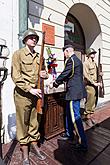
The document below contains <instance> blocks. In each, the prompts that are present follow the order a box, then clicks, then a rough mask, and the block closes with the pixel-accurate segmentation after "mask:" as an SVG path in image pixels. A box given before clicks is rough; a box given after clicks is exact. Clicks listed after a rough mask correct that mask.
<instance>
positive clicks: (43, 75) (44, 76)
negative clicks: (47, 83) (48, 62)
mask: <svg viewBox="0 0 110 165" xmlns="http://www.w3.org/2000/svg"><path fill="white" fill-rule="evenodd" d="M40 77H41V78H43V79H48V78H49V75H48V73H47V72H46V70H41V71H40Z"/></svg>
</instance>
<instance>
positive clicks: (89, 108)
mask: <svg viewBox="0 0 110 165" xmlns="http://www.w3.org/2000/svg"><path fill="white" fill-rule="evenodd" d="M86 91H87V102H86V104H85V112H84V114H85V115H88V114H93V113H94V111H95V105H96V90H95V88H94V87H93V86H89V85H87V86H86Z"/></svg>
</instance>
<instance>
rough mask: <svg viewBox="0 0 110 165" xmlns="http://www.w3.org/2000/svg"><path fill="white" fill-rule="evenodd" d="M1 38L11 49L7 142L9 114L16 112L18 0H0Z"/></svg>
mask: <svg viewBox="0 0 110 165" xmlns="http://www.w3.org/2000/svg"><path fill="white" fill-rule="evenodd" d="M0 22H1V25H0V38H2V39H5V40H6V45H7V46H8V48H9V50H10V55H9V59H8V60H7V65H6V66H7V68H8V77H7V79H6V80H5V82H4V85H3V89H2V96H1V97H2V112H3V126H5V132H6V136H5V142H8V141H9V140H10V139H9V137H8V134H7V124H8V115H9V114H11V113H14V112H15V107H14V102H13V87H14V85H13V82H12V80H11V77H10V71H11V57H12V53H13V51H14V50H15V49H18V25H19V22H18V0H10V1H9V0H0Z"/></svg>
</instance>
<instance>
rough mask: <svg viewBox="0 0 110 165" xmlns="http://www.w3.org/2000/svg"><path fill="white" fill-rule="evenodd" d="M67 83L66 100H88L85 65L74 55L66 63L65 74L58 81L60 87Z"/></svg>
mask: <svg viewBox="0 0 110 165" xmlns="http://www.w3.org/2000/svg"><path fill="white" fill-rule="evenodd" d="M64 81H65V82H67V83H66V100H80V99H82V98H86V90H85V87H84V83H83V65H82V62H81V60H80V59H79V58H78V57H77V56H76V55H75V54H73V55H72V56H71V57H69V59H68V60H67V62H66V65H65V68H64V70H63V72H62V73H61V74H60V75H59V76H58V78H57V79H56V83H57V84H58V85H60V84H62V83H63V82H64Z"/></svg>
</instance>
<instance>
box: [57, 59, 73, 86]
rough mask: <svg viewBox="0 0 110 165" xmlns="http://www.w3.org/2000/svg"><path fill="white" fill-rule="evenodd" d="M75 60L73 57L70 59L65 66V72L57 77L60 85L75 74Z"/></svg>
mask: <svg viewBox="0 0 110 165" xmlns="http://www.w3.org/2000/svg"><path fill="white" fill-rule="evenodd" d="M73 68H74V67H73V62H72V60H71V58H69V59H68V61H67V63H66V65H65V68H64V70H63V72H62V73H61V74H60V75H59V76H58V78H57V79H56V81H55V82H56V83H57V84H58V85H60V84H62V83H63V81H65V82H66V81H67V80H68V78H69V77H70V76H71V75H72V76H73Z"/></svg>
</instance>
